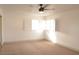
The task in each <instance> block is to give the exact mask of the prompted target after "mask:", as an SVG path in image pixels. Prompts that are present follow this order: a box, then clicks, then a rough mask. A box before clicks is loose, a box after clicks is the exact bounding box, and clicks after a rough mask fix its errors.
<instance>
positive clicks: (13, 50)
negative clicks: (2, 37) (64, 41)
mask: <svg viewBox="0 0 79 59" xmlns="http://www.w3.org/2000/svg"><path fill="white" fill-rule="evenodd" d="M0 54H2V55H78V54H79V53H77V52H75V51H72V50H70V49H67V48H64V47H62V46H59V45H56V44H53V43H52V42H49V41H47V40H40V41H25V42H14V43H6V44H4V45H3V47H2V48H0Z"/></svg>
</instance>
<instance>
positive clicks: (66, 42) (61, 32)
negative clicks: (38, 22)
mask: <svg viewBox="0 0 79 59" xmlns="http://www.w3.org/2000/svg"><path fill="white" fill-rule="evenodd" d="M56 34H57V36H56V38H57V43H58V44H60V45H62V46H65V47H68V48H70V49H73V50H76V51H79V9H77V10H76V9H75V10H70V11H66V12H64V13H62V14H61V15H60V16H58V18H57V19H56Z"/></svg>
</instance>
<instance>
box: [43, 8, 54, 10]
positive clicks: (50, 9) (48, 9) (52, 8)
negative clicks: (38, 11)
mask: <svg viewBox="0 0 79 59" xmlns="http://www.w3.org/2000/svg"><path fill="white" fill-rule="evenodd" d="M44 10H55V8H52V9H44Z"/></svg>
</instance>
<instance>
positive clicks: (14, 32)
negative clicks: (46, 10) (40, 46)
mask: <svg viewBox="0 0 79 59" xmlns="http://www.w3.org/2000/svg"><path fill="white" fill-rule="evenodd" d="M3 34H4V35H3V41H4V42H15V41H23V40H39V39H43V34H42V33H36V32H33V31H32V16H31V14H30V12H29V11H28V10H27V11H26V12H23V11H18V10H12V9H6V8H5V9H3Z"/></svg>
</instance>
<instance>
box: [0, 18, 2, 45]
mask: <svg viewBox="0 0 79 59" xmlns="http://www.w3.org/2000/svg"><path fill="white" fill-rule="evenodd" d="M1 43H2V17H1V16H0V45H1Z"/></svg>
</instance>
